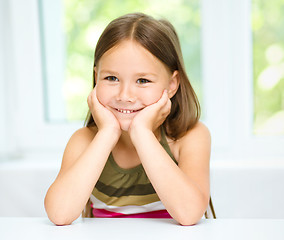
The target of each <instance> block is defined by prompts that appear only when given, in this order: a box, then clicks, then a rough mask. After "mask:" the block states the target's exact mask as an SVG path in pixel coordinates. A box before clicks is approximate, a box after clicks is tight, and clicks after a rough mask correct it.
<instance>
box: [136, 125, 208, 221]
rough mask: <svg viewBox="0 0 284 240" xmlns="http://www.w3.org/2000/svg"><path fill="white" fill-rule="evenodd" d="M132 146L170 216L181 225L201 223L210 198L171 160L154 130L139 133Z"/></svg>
mask: <svg viewBox="0 0 284 240" xmlns="http://www.w3.org/2000/svg"><path fill="white" fill-rule="evenodd" d="M132 141H133V144H134V145H135V148H136V151H137V153H138V155H139V157H140V159H141V162H142V164H143V167H144V169H145V171H146V173H147V176H148V177H149V179H150V181H151V183H152V185H153V187H154V188H155V190H156V192H157V194H158V196H159V198H160V199H161V201H162V202H163V204H164V206H165V207H166V209H167V210H168V212H169V213H170V214H171V216H172V217H173V218H174V219H175V220H177V221H178V222H179V223H181V224H182V225H192V224H195V223H196V222H197V221H199V220H200V218H201V217H202V215H203V214H204V212H205V209H206V206H207V205H208V199H207V196H206V195H205V194H203V193H202V192H201V190H200V189H199V187H198V186H197V185H196V184H195V183H194V181H192V180H191V179H190V178H189V176H187V175H186V174H185V173H184V172H183V171H182V170H181V169H180V168H179V167H178V166H177V165H176V164H175V163H174V161H173V160H172V159H171V158H170V156H169V155H168V154H167V152H166V151H165V150H164V148H163V147H162V146H161V144H160V143H159V142H158V141H157V139H156V137H155V135H154V134H153V132H151V131H146V130H145V131H137V132H136V134H133V136H132Z"/></svg>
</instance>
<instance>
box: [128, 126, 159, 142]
mask: <svg viewBox="0 0 284 240" xmlns="http://www.w3.org/2000/svg"><path fill="white" fill-rule="evenodd" d="M129 136H130V138H131V141H132V143H133V144H134V146H135V145H136V144H140V145H141V143H142V144H143V141H145V140H146V139H147V138H148V137H152V136H154V133H153V132H152V131H151V130H150V129H147V128H135V129H131V131H130V132H129Z"/></svg>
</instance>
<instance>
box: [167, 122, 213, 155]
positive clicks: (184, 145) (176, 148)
mask: <svg viewBox="0 0 284 240" xmlns="http://www.w3.org/2000/svg"><path fill="white" fill-rule="evenodd" d="M168 143H169V145H170V146H171V150H172V152H173V154H174V156H175V157H176V159H177V160H178V159H180V156H181V155H185V153H186V154H190V153H193V152H194V151H203V150H204V151H210V149H211V135H210V131H209V129H208V128H207V127H206V125H205V124H204V123H202V122H200V121H199V122H197V123H196V124H195V125H194V127H193V128H191V129H189V130H188V131H187V132H186V133H185V135H184V136H183V137H181V138H179V139H177V140H175V141H173V140H169V141H168Z"/></svg>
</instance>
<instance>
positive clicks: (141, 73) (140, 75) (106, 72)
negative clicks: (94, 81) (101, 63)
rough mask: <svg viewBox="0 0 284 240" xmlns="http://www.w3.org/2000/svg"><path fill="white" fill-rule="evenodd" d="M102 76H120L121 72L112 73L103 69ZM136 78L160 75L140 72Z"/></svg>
mask: <svg viewBox="0 0 284 240" xmlns="http://www.w3.org/2000/svg"><path fill="white" fill-rule="evenodd" d="M100 73H101V74H111V75H116V76H118V75H120V74H119V72H116V71H112V70H107V69H102V70H101V71H100ZM135 76H136V77H145V76H154V77H156V76H158V74H156V73H151V72H138V73H136V74H135Z"/></svg>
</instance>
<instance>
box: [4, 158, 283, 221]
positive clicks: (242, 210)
mask: <svg viewBox="0 0 284 240" xmlns="http://www.w3.org/2000/svg"><path fill="white" fill-rule="evenodd" d="M55 158H60V156H49V157H46V158H45V159H40V161H39V159H37V158H36V157H30V159H26V160H25V162H23V161H18V160H14V161H10V162H6V163H2V164H1V168H0V193H1V195H0V196H1V197H0V217H3V216H9V217H10V216H12V217H27V216H29V217H41V216H46V214H45V210H44V205H43V201H44V196H45V193H46V191H47V189H48V187H49V186H50V184H51V183H52V182H53V181H54V179H55V177H56V175H57V173H58V170H59V168H60V163H59V161H54V159H55ZM7 183H9V184H7ZM283 183H284V164H282V163H281V162H277V161H276V162H274V163H273V164H271V165H268V164H267V163H266V162H258V164H255V162H252V161H248V160H247V161H239V163H238V164H235V163H232V162H231V163H230V162H228V161H214V162H212V168H211V191H212V200H213V204H214V207H215V211H216V215H217V217H218V218H283V216H284V209H283V207H282V206H283V203H284V188H283Z"/></svg>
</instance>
